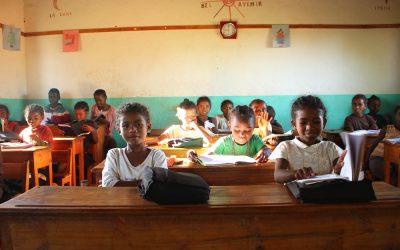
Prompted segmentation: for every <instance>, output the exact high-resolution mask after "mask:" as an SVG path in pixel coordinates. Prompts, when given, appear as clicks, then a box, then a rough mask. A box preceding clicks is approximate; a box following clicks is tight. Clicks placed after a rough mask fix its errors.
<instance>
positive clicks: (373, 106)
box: [367, 95, 388, 128]
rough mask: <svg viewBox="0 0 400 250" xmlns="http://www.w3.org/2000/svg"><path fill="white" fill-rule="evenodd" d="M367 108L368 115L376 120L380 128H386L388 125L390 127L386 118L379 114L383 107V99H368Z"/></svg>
mask: <svg viewBox="0 0 400 250" xmlns="http://www.w3.org/2000/svg"><path fill="white" fill-rule="evenodd" d="M367 106H368V110H369V113H368V115H369V116H371V117H372V118H374V120H375V122H376V125H377V126H378V128H384V127H385V126H386V125H388V121H387V120H386V119H385V117H383V115H381V114H378V112H379V109H380V107H381V99H379V97H377V96H376V95H372V96H371V97H370V98H368V104H367Z"/></svg>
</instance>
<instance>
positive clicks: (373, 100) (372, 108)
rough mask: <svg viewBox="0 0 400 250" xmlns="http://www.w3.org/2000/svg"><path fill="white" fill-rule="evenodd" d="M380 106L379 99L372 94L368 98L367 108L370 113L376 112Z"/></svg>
mask: <svg viewBox="0 0 400 250" xmlns="http://www.w3.org/2000/svg"><path fill="white" fill-rule="evenodd" d="M380 107H381V99H379V97H377V96H376V95H372V96H371V97H370V98H368V109H369V112H370V113H372V114H377V113H378V112H379V108H380Z"/></svg>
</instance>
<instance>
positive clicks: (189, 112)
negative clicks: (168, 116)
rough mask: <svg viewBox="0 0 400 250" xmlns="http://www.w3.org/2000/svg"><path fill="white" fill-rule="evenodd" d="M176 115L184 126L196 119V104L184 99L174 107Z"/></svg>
mask: <svg viewBox="0 0 400 250" xmlns="http://www.w3.org/2000/svg"><path fill="white" fill-rule="evenodd" d="M176 116H177V117H178V119H179V120H180V121H181V122H182V124H183V125H184V126H186V125H189V124H190V123H191V122H193V121H195V120H196V104H194V102H192V101H190V100H189V99H184V100H183V102H181V103H180V104H179V106H178V107H177V108H176Z"/></svg>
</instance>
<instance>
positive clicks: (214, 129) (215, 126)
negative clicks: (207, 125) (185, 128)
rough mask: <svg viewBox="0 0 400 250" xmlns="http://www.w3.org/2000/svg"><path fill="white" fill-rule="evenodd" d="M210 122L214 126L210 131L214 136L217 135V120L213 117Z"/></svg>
mask: <svg viewBox="0 0 400 250" xmlns="http://www.w3.org/2000/svg"><path fill="white" fill-rule="evenodd" d="M211 122H212V123H213V124H214V127H213V128H212V129H211V131H212V132H213V133H214V134H218V128H217V119H216V118H215V117H211Z"/></svg>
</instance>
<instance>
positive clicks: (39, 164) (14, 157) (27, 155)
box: [1, 146, 53, 186]
mask: <svg viewBox="0 0 400 250" xmlns="http://www.w3.org/2000/svg"><path fill="white" fill-rule="evenodd" d="M1 152H2V154H3V161H4V162H11V163H12V162H26V161H29V162H30V164H29V165H30V166H29V171H30V173H31V174H32V178H33V184H34V186H39V177H38V173H39V169H42V168H48V172H49V176H48V178H49V180H48V183H49V185H53V169H52V161H51V147H49V146H35V147H31V148H25V149H2V150H1Z"/></svg>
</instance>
